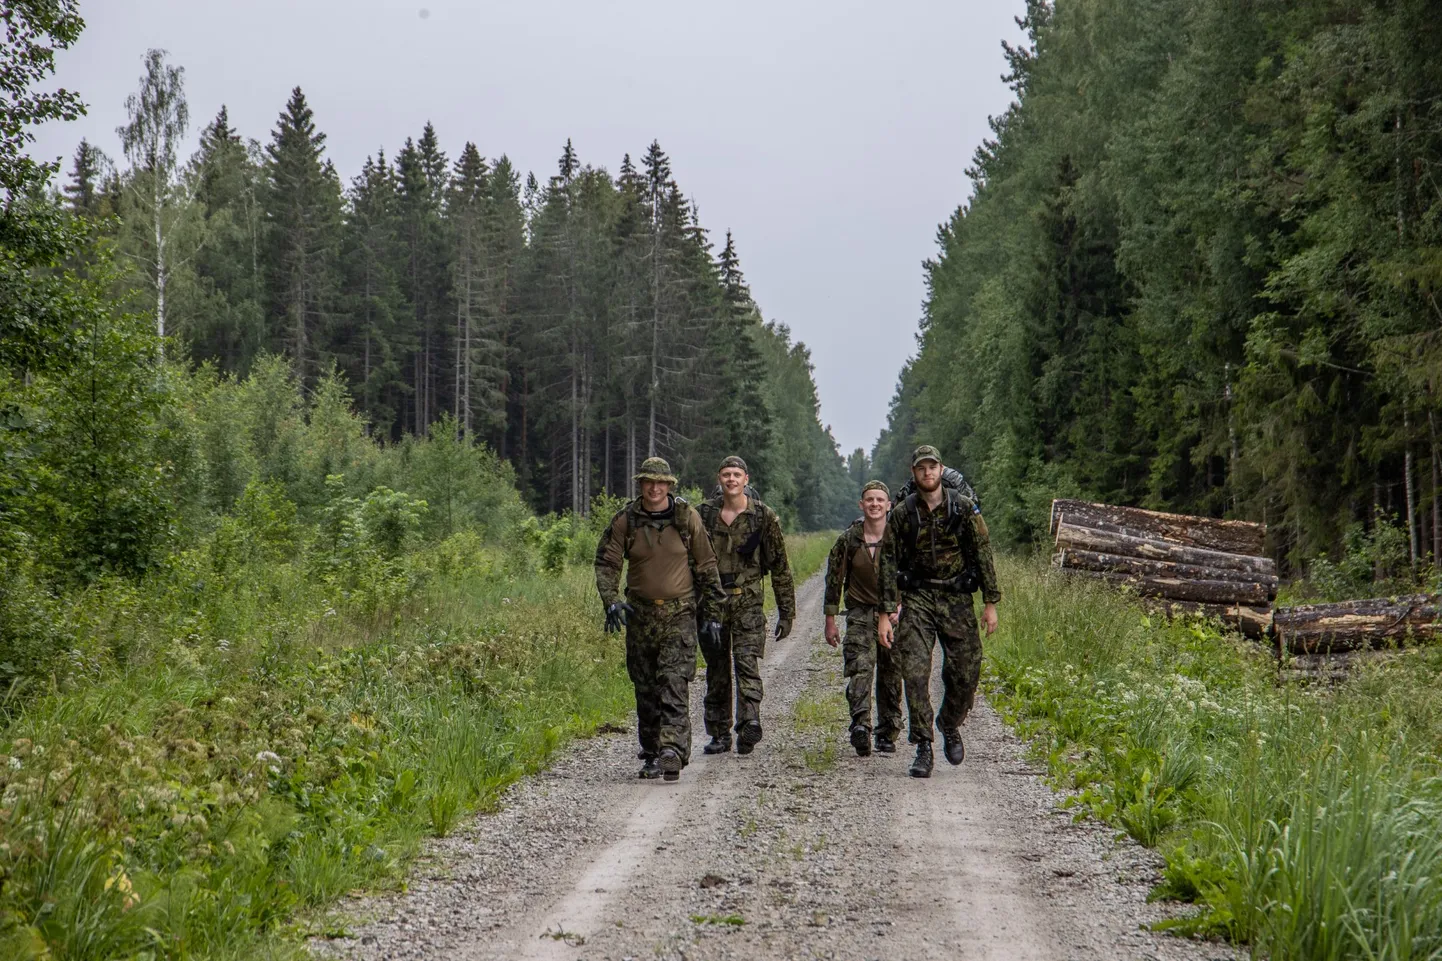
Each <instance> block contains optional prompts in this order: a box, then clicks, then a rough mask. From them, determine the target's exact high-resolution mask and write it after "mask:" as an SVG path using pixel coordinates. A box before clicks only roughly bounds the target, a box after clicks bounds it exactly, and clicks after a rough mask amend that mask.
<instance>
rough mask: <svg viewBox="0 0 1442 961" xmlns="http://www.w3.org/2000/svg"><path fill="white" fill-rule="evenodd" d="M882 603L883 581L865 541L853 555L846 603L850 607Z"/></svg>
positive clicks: (871, 605)
mask: <svg viewBox="0 0 1442 961" xmlns="http://www.w3.org/2000/svg"><path fill="white" fill-rule="evenodd" d="M880 603H881V581H880V579H879V578H878V577H877V574H876V562H875V561H873V560H872V559H871V552H870V551H868V550H867V549H866V544H865V543H863V544H862V545H861V546H860V547H858V548H856V553H854V554H852V555H851V570H850V571H849V572H848V576H847V578H846V604H847V606H848V607H852V606H857V605H860V606H863V607H875V606H876V605H877V604H880Z"/></svg>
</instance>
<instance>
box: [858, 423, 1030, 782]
mask: <svg viewBox="0 0 1442 961" xmlns="http://www.w3.org/2000/svg"><path fill="white" fill-rule="evenodd" d="M942 469H943V468H942V464H941V454H940V453H939V452H938V451H937V449H936V448H935V447H932V446H930V445H923V446H921V447H918V448H916V450H915V451H914V452H913V453H912V455H911V475H912V477H913V479H914V480H915V481H916V488H917V489H916V491H915V492H913V493H912V494H909V495H908V496H907V497H906V498H904V499H903V500H902V501H901V502H899V503H898V504H897V505H896V506H895V507H893V508H892V510H891V514H890V516H889V517H888V519H887V525H886V526H887V532H886V541H885V546H884V548H883V555H884V556H883V559H882V576H881V609H882V612H883V613H881V614H880V615H878V619H877V632H878V634H879V635H880V640H881V644H882V645H883V646H891V644H892V627H891V619H890V618H889V617H888V616H887V614H886V612H890V611H895V610H896V608H897V604H898V603H900V604H901V617H900V621H899V623H898V624H897V626H896V634H895V648H896V656H897V658H898V660H899V662H900V664H901V674H902V678H903V680H904V682H905V686H906V708H907V713H908V715H909V722H910V725H909V726H910V731H909V737H910V740H911V742H912V743H913V744H915V745H916V759H915V760H914V761H913V762H912V765H911V776H912V777H930V776H931V769H932V750H931V742H932V740H933V735H932V728H931V725H932V714H931V651H932V647H933V646H934V645H935V644H936V642H937V641H940V642H941V653H942V658H943V660H942V667H941V679H942V686H943V689H944V691H945V695H944V697H943V700H942V704H941V712H940V713H939V714H937V715H936V725H937V727H938V728H940V729H941V736H942V739H943V741H944V746H945V752H946V759H947V761H949V762H950V763H952V764H960V763H961V762H962V759H963V758H965V757H966V747H965V745H963V744H962V740H961V733H960V731H959V728H960V726H961V723H962V722H963V721H964V720H966V715H967V714H968V713H969V712H970V711H971V707H972V702H973V700H974V699H975V697H976V688H977V684H978V683H979V681H980V678H981V635H980V632H979V631H978V629H977V622H976V608H975V607H974V606H973V603H972V599H971V595H972V593H973V592H975V591H976V590H977V589H978V588H980V589H981V599H982V603H983V605H984V606H983V608H982V621H983V622H984V623H985V624H986V632H987V633H988V634H990V633H992V632H993V631H995V630H996V626H997V616H996V605H997V603H998V602H999V601H1000V600H1001V589H1000V588H999V587H998V586H997V581H996V568H995V566H994V564H993V563H992V556H991V540H990V537H989V536H988V534H987V530H986V521H984V520H983V519H982V516H981V510H980V509H979V508H978V507H977V506H976V503H975V501H973V500H972V499H971V498H969V497H967V496H966V495H965V494H963V493H961V492H960V491H958V490H956V489H954V488H944V487H943V486H942V483H941V472H942Z"/></svg>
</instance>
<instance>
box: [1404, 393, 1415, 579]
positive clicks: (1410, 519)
mask: <svg viewBox="0 0 1442 961" xmlns="http://www.w3.org/2000/svg"><path fill="white" fill-rule="evenodd" d="M1402 430H1403V432H1404V433H1405V434H1407V435H1409V436H1407V438H1406V440H1407V448H1406V450H1405V452H1404V453H1403V455H1402V474H1403V477H1402V482H1403V483H1402V486H1403V488H1404V490H1405V493H1406V498H1407V501H1406V503H1407V549H1408V552H1409V557H1410V560H1411V566H1412V570H1413V571H1414V572H1415V571H1416V570H1417V498H1416V497H1414V496H1413V494H1412V438H1411V436H1410V434H1411V432H1412V416H1411V415H1410V414H1408V413H1407V412H1406V411H1403V412H1402Z"/></svg>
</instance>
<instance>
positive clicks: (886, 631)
mask: <svg viewBox="0 0 1442 961" xmlns="http://www.w3.org/2000/svg"><path fill="white" fill-rule="evenodd" d="M876 642H877V643H878V644H880V645H881V646H882V647H884V648H887V649H888V650H890V648H891V615H890V614H887V613H885V612H883V613H882V614H880V615H878V616H877V618H876Z"/></svg>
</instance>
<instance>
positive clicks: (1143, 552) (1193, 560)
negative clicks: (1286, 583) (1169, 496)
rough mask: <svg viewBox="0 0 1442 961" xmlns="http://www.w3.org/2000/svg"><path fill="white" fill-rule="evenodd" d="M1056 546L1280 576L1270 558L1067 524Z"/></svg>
mask: <svg viewBox="0 0 1442 961" xmlns="http://www.w3.org/2000/svg"><path fill="white" fill-rule="evenodd" d="M1056 546H1057V548H1058V549H1059V550H1060V549H1066V550H1070V549H1072V548H1077V549H1079V550H1085V551H1095V552H1097V553H1099V554H1125V555H1127V556H1129V557H1141V558H1145V559H1147V560H1153V561H1169V562H1171V563H1174V564H1191V565H1194V566H1197V567H1220V568H1224V569H1226V570H1231V571H1250V572H1255V573H1257V574H1261V575H1266V576H1268V577H1274V576H1276V573H1277V565H1276V563H1275V562H1273V561H1272V559H1271V558H1270V557H1255V556H1249V555H1246V554H1232V553H1228V552H1226V551H1216V550H1208V549H1206V548H1201V547H1186V546H1183V545H1181V544H1175V543H1171V542H1169V541H1162V540H1155V539H1152V538H1147V537H1138V536H1136V535H1134V534H1123V533H1119V532H1117V531H1108V530H1101V529H1099V528H1095V527H1083V526H1081V525H1080V524H1073V523H1071V522H1070V521H1065V520H1063V521H1061V522H1060V523H1058V524H1057V526H1056Z"/></svg>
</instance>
